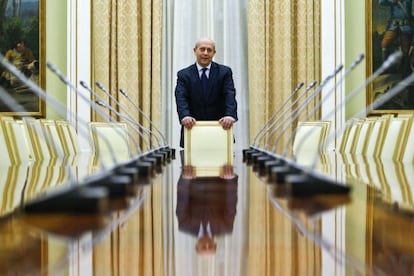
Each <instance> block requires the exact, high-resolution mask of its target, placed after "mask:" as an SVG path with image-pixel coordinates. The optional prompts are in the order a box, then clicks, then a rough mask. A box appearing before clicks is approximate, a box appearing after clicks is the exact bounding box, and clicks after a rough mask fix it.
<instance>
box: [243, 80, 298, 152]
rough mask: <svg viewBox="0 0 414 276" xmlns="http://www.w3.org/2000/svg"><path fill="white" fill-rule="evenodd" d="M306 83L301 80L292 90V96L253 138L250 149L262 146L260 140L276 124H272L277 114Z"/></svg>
mask: <svg viewBox="0 0 414 276" xmlns="http://www.w3.org/2000/svg"><path fill="white" fill-rule="evenodd" d="M303 85H304V83H303V82H300V83H299V84H298V85H297V86H296V87H295V89H293V91H292V92H291V94H290V96H289V98H288V99H286V100H285V101H284V102H283V103H282V104H281V106H280V108H279V109H277V110H276V111H275V112H274V113H273V114H272V116H271V117H270V119H269V120H268V121H267V122H266V123H265V124H264V126H263V127H262V128H261V129H260V130H259V132H258V133H257V134H256V136H255V137H254V138H253V143H252V145H251V146H250V149H252V148H255V147H259V146H260V141H261V140H262V139H263V137H264V136H265V134H266V133H267V132H268V131H269V130H270V129H271V128H272V126H273V125H274V124H272V122H273V120H274V119H275V118H276V116H277V115H278V114H279V113H280V112H281V111H283V108H284V107H285V105H287V104H288V103H289V101H290V100H291V99H292V98H293V96H294V95H295V94H296V92H298V91H299V90H300V89H301V88H302V86H303Z"/></svg>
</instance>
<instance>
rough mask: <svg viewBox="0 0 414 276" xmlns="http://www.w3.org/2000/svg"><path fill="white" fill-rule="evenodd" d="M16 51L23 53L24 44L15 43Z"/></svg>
mask: <svg viewBox="0 0 414 276" xmlns="http://www.w3.org/2000/svg"><path fill="white" fill-rule="evenodd" d="M16 49H17V51H18V52H20V53H22V52H23V51H24V44H23V43H22V42H20V43H17V45H16Z"/></svg>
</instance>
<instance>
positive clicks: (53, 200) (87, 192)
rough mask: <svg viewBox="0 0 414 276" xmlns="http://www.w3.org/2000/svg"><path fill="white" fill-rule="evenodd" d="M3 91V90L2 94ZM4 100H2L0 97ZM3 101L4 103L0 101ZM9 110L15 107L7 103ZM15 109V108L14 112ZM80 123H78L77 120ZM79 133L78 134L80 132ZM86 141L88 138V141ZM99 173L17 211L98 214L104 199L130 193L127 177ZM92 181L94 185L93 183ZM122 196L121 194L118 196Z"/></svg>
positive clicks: (20, 76) (40, 92) (50, 99)
mask: <svg viewBox="0 0 414 276" xmlns="http://www.w3.org/2000/svg"><path fill="white" fill-rule="evenodd" d="M0 63H1V65H2V66H3V67H4V68H5V69H6V70H8V71H9V72H10V73H11V74H13V75H15V76H16V77H17V78H18V79H19V81H21V82H22V83H23V84H24V85H26V86H27V87H28V88H29V89H30V91H32V92H33V93H35V94H36V95H37V96H39V98H41V99H42V100H43V101H44V102H46V103H48V104H50V105H51V107H52V108H54V109H55V110H56V111H57V112H58V113H59V114H60V115H61V116H62V117H63V118H64V117H65V116H66V114H62V113H63V112H64V111H66V107H65V106H63V105H62V104H61V103H60V102H58V101H57V100H56V99H55V98H54V97H52V96H51V95H48V96H47V97H46V92H45V91H43V90H42V89H41V88H40V87H39V86H38V85H37V84H35V83H33V82H32V81H31V80H30V79H28V78H27V77H26V76H25V75H24V74H23V73H22V72H20V71H19V70H18V69H17V68H16V67H15V66H14V65H12V64H11V63H9V62H8V61H7V60H6V59H4V58H3V57H2V56H1V55H0ZM3 92H4V91H3ZM3 99H6V98H3ZM4 101H6V100H4ZM9 104H10V106H9V107H11V108H13V106H16V108H19V107H18V105H14V103H12V102H9ZM16 110H19V109H16ZM80 122H82V121H80ZM80 133H82V131H80ZM88 141H89V139H88ZM100 164H101V168H102V170H101V171H100V172H99V173H97V174H95V175H92V176H90V177H86V178H85V179H83V180H82V181H81V182H79V183H74V182H69V183H68V184H67V185H61V186H59V187H56V188H55V189H54V190H53V191H50V192H48V193H47V194H44V195H42V196H39V197H38V198H35V199H33V200H31V201H29V202H26V203H25V204H24V205H23V206H22V207H21V211H24V212H100V211H103V210H106V209H105V208H106V207H105V205H106V204H107V199H108V197H112V196H119V195H120V192H121V190H122V191H127V190H128V191H129V190H130V185H129V184H130V182H131V181H130V178H129V177H127V176H120V175H117V174H114V172H113V170H106V169H105V166H104V164H103V163H100ZM93 180H95V182H94V181H93ZM122 194H123V195H125V192H124V193H122Z"/></svg>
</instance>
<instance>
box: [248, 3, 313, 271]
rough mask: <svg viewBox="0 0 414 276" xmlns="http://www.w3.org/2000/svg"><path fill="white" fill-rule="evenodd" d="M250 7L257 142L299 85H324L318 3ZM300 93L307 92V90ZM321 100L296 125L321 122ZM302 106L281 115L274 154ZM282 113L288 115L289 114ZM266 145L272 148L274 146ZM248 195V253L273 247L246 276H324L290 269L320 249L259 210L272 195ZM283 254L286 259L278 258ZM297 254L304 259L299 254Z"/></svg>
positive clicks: (271, 211)
mask: <svg viewBox="0 0 414 276" xmlns="http://www.w3.org/2000/svg"><path fill="white" fill-rule="evenodd" d="M247 3H248V5H247V6H248V9H247V10H248V12H247V15H248V28H247V30H248V47H247V48H248V60H249V61H248V63H249V66H248V79H249V121H250V141H253V139H254V137H255V135H256V134H257V133H258V132H259V131H260V129H261V128H262V127H263V125H264V124H265V123H266V122H267V120H269V118H271V117H272V115H273V114H275V111H276V110H278V109H279V108H281V107H282V104H283V103H284V102H285V101H286V100H288V99H289V97H290V95H291V92H292V91H293V90H294V88H295V87H296V86H297V85H298V84H299V83H300V82H304V83H305V86H306V85H307V84H308V83H310V82H311V81H313V80H319V79H320V70H321V69H320V58H321V57H320V54H319V53H320V39H321V38H320V14H319V13H320V1H307V0H298V1H290V0H280V1H256V0H248V1H247ZM301 91H304V88H302V90H301ZM310 93H311V92H310ZM297 95H301V93H298V94H297ZM302 99H303V98H302ZM317 100H318V99H317V98H316V99H315V101H312V102H311V104H309V105H307V106H304V109H303V112H298V113H297V114H298V115H299V116H298V120H303V119H308V120H311V119H318V116H319V110H316V111H317V112H315V114H313V115H311V114H312V113H313V112H312V111H313V109H314V108H313V107H315V104H316V103H317ZM302 102H303V101H301V100H299V102H298V103H297V105H295V106H293V107H291V108H289V109H285V108H283V109H282V110H283V112H280V113H279V114H285V117H282V118H281V119H279V122H284V124H283V127H282V128H280V130H284V129H285V130H286V131H285V134H284V135H283V136H282V140H280V142H279V143H277V147H276V149H275V150H276V151H277V152H281V151H282V150H283V148H284V147H285V146H286V147H287V146H289V145H286V142H287V141H288V140H289V139H290V135H291V131H292V128H293V127H294V125H295V124H292V125H289V122H290V120H292V118H294V117H292V116H293V114H295V113H292V112H293V111H295V109H296V108H297V107H298V106H301V103H302ZM288 106H289V105H287V106H285V107H288ZM284 110H288V112H286V113H285V112H284ZM296 111H299V110H296ZM308 117H309V118H308ZM294 121H297V120H294ZM293 123H294V122H293ZM289 126H290V127H289ZM285 127H286V128H285ZM268 142H269V144H272V143H273V142H275V141H272V140H271V141H268ZM256 178H257V177H256V176H254V177H253V175H252V176H250V185H258V184H259V185H260V184H261V185H263V183H257V180H256V181H255V179H256ZM263 186H264V185H263ZM250 191H251V192H250V193H249V196H250V198H249V202H250V206H256V208H252V209H250V210H249V217H250V221H249V243H250V244H249V248H254V246H255V245H256V244H269V247H266V248H267V250H266V251H265V252H259V253H258V254H255V255H251V256H250V258H249V265H248V267H249V273H248V274H249V275H311V274H312V273H315V274H320V269H321V268H320V267H321V265H320V263H310V264H309V267H306V268H298V267H293V266H292V264H293V263H294V262H293V260H294V259H295V258H303V257H304V258H308V259H309V260H315V259H318V256H320V255H321V253H320V251H319V249H317V248H316V247H315V245H311V244H309V241H306V240H304V239H303V238H301V237H299V235H298V233H297V232H296V230H295V229H292V228H290V223H287V219H286V218H284V216H283V215H282V214H280V212H278V211H277V210H275V208H274V207H273V206H272V207H270V206H268V205H267V204H262V207H261V208H260V207H259V206H260V204H257V203H259V202H266V201H267V200H268V197H271V196H272V195H268V194H267V193H266V192H268V191H266V189H265V188H263V190H260V189H257V188H256V189H250ZM268 225H270V226H268ZM275 232H277V233H279V232H280V233H283V234H282V236H283V237H287V236H288V235H289V234H290V236H291V239H287V240H285V241H280V240H277V239H276V240H270V238H269V237H271V236H274V234H273V235H270V234H269V233H275ZM283 246H286V248H285V249H282V250H278V251H277V252H274V251H272V250H271V248H277V249H280V248H283ZM259 248H260V246H259ZM290 248H294V250H291V249H290ZM281 252H285V253H284V254H280V253H281ZM299 252H302V253H301V254H299ZM301 272H303V273H301Z"/></svg>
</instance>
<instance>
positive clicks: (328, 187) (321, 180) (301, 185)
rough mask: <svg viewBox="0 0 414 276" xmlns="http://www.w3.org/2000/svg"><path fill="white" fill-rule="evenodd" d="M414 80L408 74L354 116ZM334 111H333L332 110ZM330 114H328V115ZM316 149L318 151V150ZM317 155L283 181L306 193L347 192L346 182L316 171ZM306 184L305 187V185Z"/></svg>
mask: <svg viewBox="0 0 414 276" xmlns="http://www.w3.org/2000/svg"><path fill="white" fill-rule="evenodd" d="M401 57H402V53H401V52H399V51H398V52H395V53H394V54H392V55H391V56H389V58H388V59H387V60H386V61H385V62H384V64H383V65H382V66H381V67H380V68H379V69H378V70H377V71H376V72H374V73H373V74H372V75H371V76H370V77H369V78H368V79H367V80H365V81H364V82H363V83H362V85H361V86H360V87H358V88H357V89H355V90H354V91H353V92H352V93H350V94H349V95H348V96H347V97H346V99H345V101H343V102H341V103H340V108H342V107H343V106H344V105H345V103H346V102H348V101H349V100H351V99H352V98H353V97H354V96H355V95H356V94H357V93H358V92H359V91H360V90H362V89H363V88H364V87H365V86H367V85H368V84H369V83H370V82H371V81H372V80H374V79H375V77H376V76H378V75H380V74H381V73H382V72H384V71H385V70H387V69H388V68H389V67H390V66H392V65H393V64H394V63H395V62H397V61H398V60H399V59H400V58H401ZM413 82H414V74H411V75H409V76H408V77H406V78H405V79H404V80H402V81H400V82H399V83H398V84H397V85H396V86H394V87H393V88H392V89H390V90H389V91H388V92H387V94H386V96H383V97H382V98H380V99H377V100H375V101H374V102H373V103H372V104H371V105H369V106H368V107H366V108H363V109H362V110H361V111H360V112H359V113H357V114H356V115H354V117H355V116H356V117H362V116H363V115H366V114H368V113H369V112H371V111H372V110H373V109H375V108H377V107H379V106H381V105H382V104H383V103H385V102H386V101H388V100H389V99H391V98H392V97H394V96H396V95H397V94H398V93H400V92H401V91H403V90H404V89H405V88H406V87H407V86H408V85H410V84H411V83H413ZM332 112H334V111H332ZM328 115H329V114H328ZM329 116H330V115H329ZM346 127H347V124H344V126H343V127H342V128H339V129H338V130H337V131H335V132H333V133H332V134H331V135H330V136H328V138H327V139H326V141H325V143H324V144H323V145H320V149H319V151H321V149H322V148H324V147H325V146H326V145H327V144H329V143H330V142H332V139H334V138H335V137H336V136H337V135H338V133H340V132H342V131H343V130H345V129H346ZM319 151H318V152H319ZM317 159H318V155H317V154H316V155H315V156H314V159H313V162H312V165H311V166H309V167H306V166H298V165H296V166H297V167H298V168H300V170H301V172H300V173H295V174H291V175H288V176H286V177H285V183H286V184H287V185H289V187H290V189H295V190H296V191H298V190H301V189H303V191H302V192H305V191H306V192H308V193H315V192H327V193H329V192H331V193H343V192H349V190H350V186H349V185H346V183H337V181H336V180H334V179H330V177H329V176H327V175H323V174H322V173H318V172H316V169H315V167H316V163H317ZM305 186H307V187H305Z"/></svg>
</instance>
